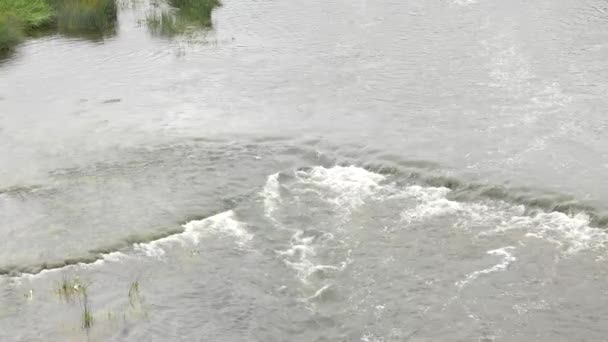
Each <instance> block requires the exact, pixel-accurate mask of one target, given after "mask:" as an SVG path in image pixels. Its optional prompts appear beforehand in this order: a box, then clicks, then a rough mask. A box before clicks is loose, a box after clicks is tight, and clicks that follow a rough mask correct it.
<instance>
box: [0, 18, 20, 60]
mask: <svg viewBox="0 0 608 342" xmlns="http://www.w3.org/2000/svg"><path fill="white" fill-rule="evenodd" d="M23 36H24V33H23V28H22V26H21V22H20V21H19V20H18V19H17V18H16V17H14V16H11V15H3V14H0V53H5V52H8V51H9V50H11V49H12V48H13V47H14V46H15V45H17V44H18V43H19V42H20V41H21V40H22V39H23Z"/></svg>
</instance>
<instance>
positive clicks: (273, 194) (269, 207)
mask: <svg viewBox="0 0 608 342" xmlns="http://www.w3.org/2000/svg"><path fill="white" fill-rule="evenodd" d="M260 195H261V196H262V198H263V199H264V215H265V216H266V218H268V219H270V220H271V221H273V222H276V220H275V218H274V212H275V211H276V210H277V207H278V206H279V205H280V203H281V193H280V184H279V173H278V172H277V173H274V174H272V175H270V176H268V178H267V179H266V184H264V189H262V192H261V193H260Z"/></svg>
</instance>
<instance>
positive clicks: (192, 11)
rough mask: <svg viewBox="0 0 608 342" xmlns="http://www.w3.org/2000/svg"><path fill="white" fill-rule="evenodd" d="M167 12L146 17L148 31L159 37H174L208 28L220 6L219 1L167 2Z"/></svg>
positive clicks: (170, 0)
mask: <svg viewBox="0 0 608 342" xmlns="http://www.w3.org/2000/svg"><path fill="white" fill-rule="evenodd" d="M167 4H168V5H169V6H171V8H170V9H169V10H164V11H161V12H160V13H159V12H154V13H151V14H149V15H148V17H147V23H148V27H149V29H150V31H151V32H152V33H154V34H158V35H161V36H169V37H171V36H175V35H178V34H184V33H187V32H191V31H196V30H200V29H206V28H210V27H211V26H212V21H211V14H212V12H213V10H214V9H215V8H216V7H218V6H221V2H220V1H219V0H167Z"/></svg>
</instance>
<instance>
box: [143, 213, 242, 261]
mask: <svg viewBox="0 0 608 342" xmlns="http://www.w3.org/2000/svg"><path fill="white" fill-rule="evenodd" d="M183 228H184V231H183V232H182V233H178V234H174V235H170V236H167V237H164V238H162V239H158V240H154V241H150V242H146V243H138V244H134V245H133V248H134V250H135V251H136V252H139V253H141V254H143V255H145V256H147V257H154V258H159V259H160V258H162V257H164V255H165V254H166V251H165V248H167V247H168V246H170V245H174V244H179V245H181V246H186V245H187V244H192V245H198V244H199V243H200V239H201V237H202V236H203V235H204V234H209V233H216V234H222V235H229V236H232V237H234V238H236V242H237V244H239V245H240V246H243V245H244V244H245V243H246V242H247V241H249V240H251V239H252V238H253V235H251V234H250V233H249V232H248V231H247V230H246V228H245V224H244V223H242V222H240V221H238V220H237V219H236V218H235V214H234V211H232V210H228V211H225V212H222V213H219V214H217V215H214V216H211V217H207V218H205V219H202V220H195V221H190V222H188V223H186V224H184V225H183Z"/></svg>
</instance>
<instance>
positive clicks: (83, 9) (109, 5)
mask: <svg viewBox="0 0 608 342" xmlns="http://www.w3.org/2000/svg"><path fill="white" fill-rule="evenodd" d="M0 1H1V0H0ZM49 1H51V3H52V4H53V7H54V8H55V21H56V25H57V28H58V29H59V31H60V32H64V33H68V34H80V33H83V34H90V33H93V34H103V33H105V32H108V31H110V30H112V29H113V28H114V25H115V24H116V18H117V10H116V1H115V0H49Z"/></svg>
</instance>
